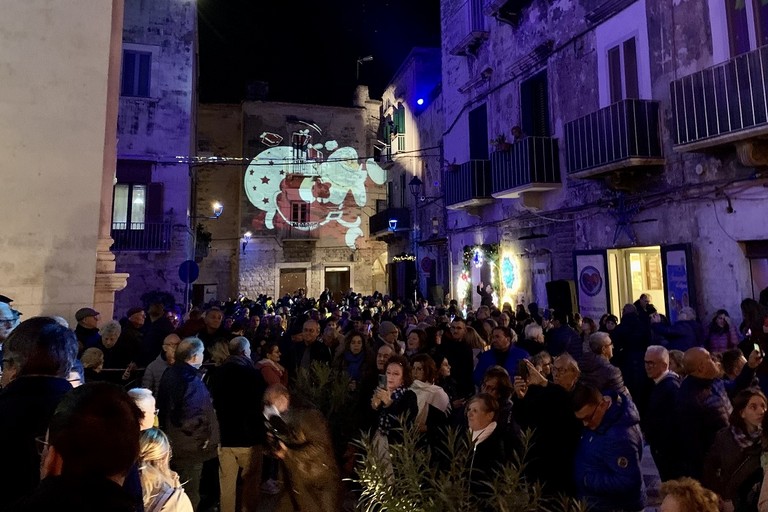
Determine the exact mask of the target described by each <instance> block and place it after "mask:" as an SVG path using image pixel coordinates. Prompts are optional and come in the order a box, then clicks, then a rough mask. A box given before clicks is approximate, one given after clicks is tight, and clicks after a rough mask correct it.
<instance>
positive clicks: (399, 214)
mask: <svg viewBox="0 0 768 512" xmlns="http://www.w3.org/2000/svg"><path fill="white" fill-rule="evenodd" d="M390 220H396V221H397V224H396V227H395V230H394V231H396V232H397V231H409V230H410V229H411V210H409V209H408V208H387V209H386V210H382V211H380V212H379V213H377V214H375V215H371V220H370V228H369V230H370V233H371V236H373V237H375V236H381V235H386V234H388V233H392V232H393V230H391V229H390V227H389V221H390Z"/></svg>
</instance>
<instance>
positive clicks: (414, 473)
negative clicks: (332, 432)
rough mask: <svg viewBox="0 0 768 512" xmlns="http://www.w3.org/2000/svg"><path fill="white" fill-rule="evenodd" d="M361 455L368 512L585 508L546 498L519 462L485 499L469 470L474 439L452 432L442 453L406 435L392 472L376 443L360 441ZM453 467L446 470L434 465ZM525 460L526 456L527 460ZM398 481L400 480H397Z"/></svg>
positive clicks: (567, 511) (564, 511)
mask: <svg viewBox="0 0 768 512" xmlns="http://www.w3.org/2000/svg"><path fill="white" fill-rule="evenodd" d="M530 438H531V434H530V432H528V433H526V434H525V436H524V440H523V441H524V446H525V447H526V448H525V449H524V452H527V447H528V446H530ZM358 444H359V446H360V447H361V448H362V455H361V456H360V461H359V465H358V479H357V480H356V482H357V483H358V484H359V485H360V486H361V487H362V493H361V495H360V500H359V502H358V507H359V510H362V511H364V512H384V511H387V512H481V511H487V510H494V511H500V512H536V511H538V512H584V511H585V510H586V506H585V505H584V504H583V503H581V502H578V501H576V500H573V499H570V498H565V497H563V498H556V499H553V498H546V497H544V496H543V494H542V486H541V485H540V484H539V483H538V482H534V483H531V482H528V481H527V480H526V479H525V478H524V477H523V469H524V468H525V463H524V461H523V460H516V461H514V462H511V463H509V464H507V465H506V466H504V467H502V468H501V470H499V471H498V472H497V473H496V475H495V477H494V479H493V481H492V482H487V484H488V485H490V486H491V487H492V492H489V495H488V496H487V497H484V498H480V497H478V496H473V495H472V494H471V492H470V486H469V482H470V478H469V476H470V475H469V469H468V468H469V464H468V459H469V457H470V456H471V439H470V437H469V434H467V435H464V434H460V433H459V432H458V431H457V430H456V429H448V430H447V431H446V432H445V434H444V438H443V446H442V447H441V448H440V449H439V453H434V454H433V453H432V452H431V450H430V449H429V448H428V447H425V446H424V443H423V442H422V441H421V436H420V434H419V433H418V431H417V427H415V426H414V427H413V428H411V429H406V430H404V431H403V443H402V444H399V445H394V446H390V448H389V452H390V462H391V466H390V465H389V464H387V463H386V462H384V463H382V461H381V460H379V458H378V457H377V454H376V450H375V447H374V446H373V441H372V440H371V439H366V438H363V439H361V440H360V441H359V443H358ZM433 455H435V456H436V457H435V458H436V459H443V460H446V461H450V463H449V464H443V466H446V467H443V468H441V470H438V469H437V468H436V465H435V464H434V463H433V462H434V461H433V460H432V458H433ZM522 459H524V456H523V458H522ZM393 475H396V477H393Z"/></svg>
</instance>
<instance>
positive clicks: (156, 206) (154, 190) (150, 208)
mask: <svg viewBox="0 0 768 512" xmlns="http://www.w3.org/2000/svg"><path fill="white" fill-rule="evenodd" d="M146 215H147V222H163V220H164V219H163V215H164V210H163V184H162V183H150V184H149V185H147V212H146Z"/></svg>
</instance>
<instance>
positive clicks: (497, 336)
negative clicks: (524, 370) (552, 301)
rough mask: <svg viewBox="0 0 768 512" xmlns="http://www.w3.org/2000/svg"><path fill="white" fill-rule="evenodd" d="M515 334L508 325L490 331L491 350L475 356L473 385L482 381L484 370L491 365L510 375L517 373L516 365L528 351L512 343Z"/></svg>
mask: <svg viewBox="0 0 768 512" xmlns="http://www.w3.org/2000/svg"><path fill="white" fill-rule="evenodd" d="M516 341H517V334H516V333H515V332H514V331H512V330H511V329H510V328H509V327H495V328H494V329H493V331H491V350H487V351H485V352H482V353H481V354H480V356H479V357H478V358H477V366H476V367H475V372H474V375H473V377H474V381H475V385H477V386H480V385H481V384H482V383H483V376H484V375H485V371H486V370H487V369H488V368H490V367H492V366H501V367H502V368H504V369H505V370H507V373H508V374H509V375H510V377H513V376H514V375H515V374H516V373H517V365H518V363H519V362H520V361H521V360H522V359H528V352H526V351H525V350H523V349H521V348H518V347H516V346H515V345H514V343H515V342H516Z"/></svg>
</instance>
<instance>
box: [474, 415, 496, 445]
mask: <svg viewBox="0 0 768 512" xmlns="http://www.w3.org/2000/svg"><path fill="white" fill-rule="evenodd" d="M496 425H497V424H496V422H495V421H492V422H491V423H489V424H488V426H487V427H485V428H484V429H483V430H477V431H475V430H473V431H472V443H473V446H474V447H475V448H476V447H477V445H479V444H480V443H482V442H483V441H485V440H486V439H488V438H489V437H491V434H493V431H494V430H496Z"/></svg>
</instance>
